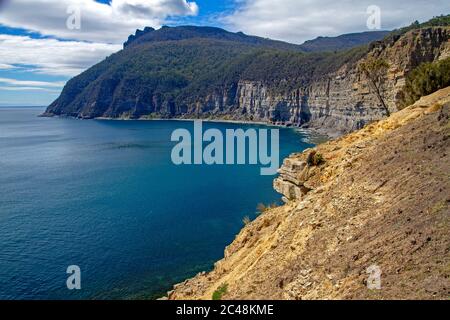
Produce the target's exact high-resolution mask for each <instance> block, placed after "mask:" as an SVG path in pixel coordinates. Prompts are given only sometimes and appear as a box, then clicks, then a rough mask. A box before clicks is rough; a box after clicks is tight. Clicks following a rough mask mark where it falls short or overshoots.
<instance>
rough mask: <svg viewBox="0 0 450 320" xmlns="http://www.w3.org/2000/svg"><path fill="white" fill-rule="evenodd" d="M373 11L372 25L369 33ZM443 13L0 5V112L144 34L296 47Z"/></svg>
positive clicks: (276, 0)
mask: <svg viewBox="0 0 450 320" xmlns="http://www.w3.org/2000/svg"><path fill="white" fill-rule="evenodd" d="M374 6H375V9H377V10H379V16H378V15H377V17H379V19H378V20H377V21H378V22H379V23H378V24H373V23H372V24H369V25H368V23H367V22H368V20H369V21H372V22H373V20H370V19H372V18H373V17H374V13H375V11H373V8H374ZM449 9H450V2H449V1H448V0H445V1H441V0H396V1H392V0H228V1H227V0H0V106H31V105H39V106H46V105H48V104H50V103H51V102H52V101H54V100H55V99H56V98H57V97H58V96H59V94H60V92H61V90H62V89H63V87H64V84H65V83H66V82H67V81H68V80H69V79H70V78H72V77H74V76H76V75H77V74H79V73H81V72H82V71H84V70H86V69H87V68H89V67H91V66H92V65H94V64H96V63H98V62H100V61H102V60H103V59H104V58H106V57H107V56H109V55H110V54H112V53H114V52H117V51H119V50H121V48H122V44H123V42H124V41H126V39H127V38H128V36H129V35H130V34H132V33H134V32H135V30H136V29H143V28H144V27H145V26H151V27H154V28H160V27H161V26H163V25H168V26H177V25H199V26H215V27H221V28H225V29H227V30H229V31H234V32H237V31H242V32H244V33H246V34H250V35H257V36H262V37H268V38H272V39H277V40H283V41H287V42H292V43H298V44H301V43H303V42H304V41H306V40H310V39H314V38H316V37H318V36H337V35H340V34H344V33H351V32H363V31H369V30H371V29H372V28H374V27H376V28H377V29H382V30H392V29H395V28H399V27H402V26H405V25H409V24H410V23H411V22H413V21H415V20H419V21H426V20H428V19H430V18H432V17H433V16H437V15H441V14H448V13H450V10H449ZM377 12H378V11H377Z"/></svg>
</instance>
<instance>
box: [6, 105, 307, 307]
mask: <svg viewBox="0 0 450 320" xmlns="http://www.w3.org/2000/svg"><path fill="white" fill-rule="evenodd" d="M43 111H44V109H43V108H19V107H15V108H6V107H2V108H0V299H154V298H157V297H160V296H161V295H163V294H164V293H165V292H166V291H167V290H170V288H171V287H172V285H173V284H175V283H177V282H180V281H183V280H185V279H186V278H188V277H192V276H194V275H195V274H196V273H198V272H201V271H208V270H210V269H211V268H212V266H213V263H214V262H215V261H217V260H218V259H221V258H222V257H223V252H224V248H225V246H227V245H228V244H230V243H231V242H232V241H233V239H234V237H235V236H236V234H237V233H238V232H239V230H240V229H241V228H242V227H243V222H242V220H243V218H244V217H245V216H249V217H250V218H251V219H254V218H255V217H256V207H257V205H258V203H265V204H269V203H274V202H277V203H279V202H280V197H281V196H280V195H279V194H277V193H276V192H275V191H274V190H273V188H272V181H273V179H274V176H262V175H261V174H260V166H259V165H222V166H221V165H212V166H208V165H192V166H189V165H181V166H176V165H174V164H173V163H172V161H171V151H172V148H173V147H174V145H175V144H176V143H175V142H171V141H170V137H171V134H172V132H173V131H174V130H175V129H178V128H185V129H188V130H192V127H193V124H192V122H189V121H186V122H185V121H108V120H76V119H66V118H40V117H38V115H39V114H41V113H42V112H43ZM203 127H204V128H205V130H206V129H208V128H216V129H219V130H221V131H222V132H224V130H226V129H236V128H243V129H244V130H245V129H248V128H266V127H263V126H259V125H247V124H245V125H244V124H232V123H212V122H206V123H203ZM305 141H308V135H307V132H299V131H296V130H294V129H290V128H282V129H280V163H281V162H282V159H283V158H285V157H286V156H288V155H289V154H290V153H293V152H299V151H302V150H304V149H306V148H309V147H312V146H313V145H312V144H311V143H308V142H305ZM70 265H77V266H79V267H80V269H81V290H72V291H71V290H68V289H67V286H66V280H67V278H68V276H69V275H68V274H67V273H66V269H67V267H68V266H70Z"/></svg>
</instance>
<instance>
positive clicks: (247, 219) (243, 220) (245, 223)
mask: <svg viewBox="0 0 450 320" xmlns="http://www.w3.org/2000/svg"><path fill="white" fill-rule="evenodd" d="M242 222H243V223H244V225H245V226H246V225H248V224H249V223H250V222H252V220H250V217H249V216H245V217H244V219H242Z"/></svg>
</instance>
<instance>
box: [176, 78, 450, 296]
mask: <svg viewBox="0 0 450 320" xmlns="http://www.w3.org/2000/svg"><path fill="white" fill-rule="evenodd" d="M449 111H450V87H448V88H446V89H443V90H440V91H438V92H436V93H434V94H432V95H430V96H427V97H424V98H422V99H421V100H420V101H418V102H417V103H415V104H414V105H412V106H410V107H408V108H406V109H403V110H401V111H399V112H397V113H394V114H392V115H391V117H389V118H387V119H386V120H382V121H379V122H375V123H372V124H370V125H368V126H366V127H365V128H363V129H362V130H359V131H357V132H354V133H352V134H349V135H347V136H344V137H342V138H339V139H337V140H334V141H330V142H327V143H325V144H322V145H319V146H318V147H317V148H315V149H310V150H306V151H305V152H303V153H299V154H294V155H292V156H291V157H290V158H288V159H286V160H285V162H284V165H283V167H282V168H281V169H280V176H279V177H278V178H277V179H276V180H275V182H274V186H275V188H276V190H278V191H279V192H280V193H282V194H283V196H284V199H285V201H286V204H285V205H283V206H281V207H277V208H274V209H270V210H268V211H266V212H264V213H263V214H261V215H260V216H259V217H258V218H257V219H256V220H255V221H253V222H251V223H250V224H248V225H247V226H245V227H244V228H243V229H242V231H241V232H240V233H239V235H238V236H237V237H236V239H235V240H234V242H233V243H232V244H231V245H230V246H229V247H227V248H226V250H225V258H224V259H222V260H220V261H219V262H217V263H216V264H215V267H214V270H213V271H211V272H209V273H201V274H199V275H197V276H196V277H194V278H193V279H190V280H186V281H185V282H184V283H181V284H179V285H176V286H175V288H174V290H173V291H171V292H170V293H169V295H168V296H169V299H211V297H212V295H213V293H214V291H216V290H217V289H218V288H219V287H221V286H222V285H223V284H227V285H228V286H227V291H226V293H225V294H224V295H223V296H222V299H447V298H448V288H449V287H450V283H449V279H450V278H449V276H450V257H449V251H448V248H449V247H450V237H449V236H448V235H449V234H450V232H449V231H450V230H449V218H450V214H449V213H450V212H449V201H450V186H449V184H450V182H449V181H450V179H449V178H450V177H449V173H450V161H449V154H450V122H449ZM316 160H320V161H316ZM371 266H376V267H377V268H379V270H380V272H381V276H380V281H381V288H380V289H379V290H378V289H369V288H368V286H367V282H368V279H369V278H368V277H369V274H368V273H367V269H368V268H369V267H371Z"/></svg>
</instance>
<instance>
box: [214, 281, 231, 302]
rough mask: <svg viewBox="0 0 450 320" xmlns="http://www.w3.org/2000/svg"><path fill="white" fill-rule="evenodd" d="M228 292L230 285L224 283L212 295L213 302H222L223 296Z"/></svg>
mask: <svg viewBox="0 0 450 320" xmlns="http://www.w3.org/2000/svg"><path fill="white" fill-rule="evenodd" d="M227 292H228V284H227V283H224V284H222V285H221V286H220V287H219V288H217V290H216V291H214V293H213V295H212V299H213V300H222V296H223V295H224V294H226V293H227Z"/></svg>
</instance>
